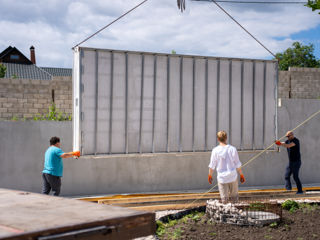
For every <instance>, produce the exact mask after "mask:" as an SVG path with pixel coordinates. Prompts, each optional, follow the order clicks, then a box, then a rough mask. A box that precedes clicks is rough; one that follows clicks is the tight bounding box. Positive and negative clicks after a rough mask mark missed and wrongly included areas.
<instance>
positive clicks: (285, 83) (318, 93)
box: [278, 68, 320, 99]
mask: <svg viewBox="0 0 320 240" xmlns="http://www.w3.org/2000/svg"><path fill="white" fill-rule="evenodd" d="M278 97H279V98H300V99H318V98H319V97H320V68H289V71H280V72H279V84H278Z"/></svg>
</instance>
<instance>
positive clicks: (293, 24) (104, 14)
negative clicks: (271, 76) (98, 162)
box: [0, 0, 320, 67]
mask: <svg viewBox="0 0 320 240" xmlns="http://www.w3.org/2000/svg"><path fill="white" fill-rule="evenodd" d="M141 1H142V0H82V1H74V0H64V1H62V0H42V1H40V0H28V1H25V0H15V1H12V0H0V6H1V8H0V28H1V29H2V31H1V32H2V33H1V38H0V51H2V50H4V49H5V48H7V47H8V46H9V45H11V46H15V47H17V48H18V49H19V50H20V51H21V52H23V53H24V54H25V55H26V56H27V57H29V48H30V46H31V45H33V46H34V47H35V50H36V60H37V65H39V66H46V67H72V61H73V52H72V50H71V48H72V47H73V46H75V45H76V44H77V43H79V42H80V41H82V40H83V39H85V38H86V37H87V36H89V35H91V34H92V33H94V32H95V31H97V30H98V29H100V28H101V27H103V26H105V25H106V24H108V23H109V22H111V21H113V20H114V19H115V18H117V17H118V16H120V15H121V14H123V13H124V12H126V11H127V10H129V9H131V8H132V7H134V6H135V5H137V4H138V3H140V2H141ZM273 1H275V0H273ZM279 1H280V0H279ZM282 1H283V0H282ZM297 1H298V0H297ZM220 4H221V6H223V7H224V8H225V9H226V10H227V11H228V12H229V13H230V14H231V15H232V16H233V17H234V18H235V19H237V20H238V21H239V22H240V23H241V24H242V25H243V26H244V27H246V28H247V29H248V30H249V31H250V32H251V33H252V34H253V35H254V36H255V37H257V38H258V39H259V40H260V41H261V42H262V43H263V44H264V45H266V46H267V47H268V48H269V49H270V50H271V51H272V52H273V53H277V52H282V51H284V50H285V49H287V48H288V47H291V45H292V43H293V42H294V41H301V42H302V43H303V44H309V43H313V44H314V46H315V49H316V51H315V53H316V56H317V58H320V42H319V41H320V40H319V36H320V15H319V14H317V12H312V11H311V9H309V8H307V7H305V6H303V4H299V5H297V4H291V5H289V4H273V5H271V4H266V5H265V4H231V3H220ZM186 8H187V9H186V11H185V12H184V13H181V12H180V11H179V10H178V8H177V5H176V0H161V1H159V0H149V1H148V2H146V3H145V4H144V5H142V6H141V7H139V8H138V9H137V10H135V11H134V12H132V13H130V14H129V15H127V16H126V17H124V18H123V19H121V20H120V21H119V22H117V23H115V24H113V25H112V26H111V27H110V28H108V29H106V30H104V31H103V32H101V33H100V34H99V35H97V36H95V37H94V38H92V39H90V40H89V41H87V42H86V43H84V44H82V45H81V46H85V47H97V48H107V49H120V50H134V51H150V52H161V53H170V52H171V51H172V50H175V51H176V52H177V53H178V54H194V55H206V56H217V57H241V58H259V59H270V58H272V56H271V55H270V53H268V52H267V51H266V50H265V49H264V48H262V47H261V46H260V45H259V44H257V43H256V42H255V41H254V40H253V39H252V38H251V37H249V36H248V34H247V33H245V32H244V31H243V30H242V29H241V28H240V27H239V26H238V25H236V24H235V23H234V22H232V21H231V20H230V19H229V18H228V17H227V16H226V15H225V14H224V13H223V12H222V11H221V10H220V9H219V8H217V6H215V5H214V4H213V3H211V2H195V1H189V0H186Z"/></svg>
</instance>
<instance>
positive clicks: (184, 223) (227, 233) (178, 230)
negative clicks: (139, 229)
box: [158, 205, 320, 240]
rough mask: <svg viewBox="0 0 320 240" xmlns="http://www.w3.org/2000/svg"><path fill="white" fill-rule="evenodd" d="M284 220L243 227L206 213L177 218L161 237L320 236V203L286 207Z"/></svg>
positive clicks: (302, 239) (255, 238) (295, 238)
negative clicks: (215, 218)
mask: <svg viewBox="0 0 320 240" xmlns="http://www.w3.org/2000/svg"><path fill="white" fill-rule="evenodd" d="M282 214H283V218H282V221H281V222H280V223H278V224H270V225H267V226H263V227H248V226H247V227H240V226H235V225H230V224H222V223H214V222H211V221H209V219H208V218H207V216H206V214H204V213H200V214H199V215H198V217H191V218H184V219H180V220H177V222H176V224H174V226H171V227H170V228H166V230H165V232H164V233H163V235H162V236H158V238H159V239H201V240H203V239H204V240H205V239H223V240H229V239H252V240H260V239H276V240H278V239H290V240H309V239H312V240H315V239H317V240H318V239H320V207H319V206H318V205H314V206H312V207H308V208H301V209H298V210H296V211H295V212H289V211H287V210H283V213H282Z"/></svg>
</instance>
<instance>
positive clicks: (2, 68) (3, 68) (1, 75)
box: [0, 63, 7, 78]
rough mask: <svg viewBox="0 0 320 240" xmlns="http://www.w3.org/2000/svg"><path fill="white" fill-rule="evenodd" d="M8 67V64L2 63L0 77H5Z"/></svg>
mask: <svg viewBox="0 0 320 240" xmlns="http://www.w3.org/2000/svg"><path fill="white" fill-rule="evenodd" d="M6 71H7V68H6V66H4V65H2V64H1V63H0V78H3V77H4V76H5V75H6Z"/></svg>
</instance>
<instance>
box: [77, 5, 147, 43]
mask: <svg viewBox="0 0 320 240" xmlns="http://www.w3.org/2000/svg"><path fill="white" fill-rule="evenodd" d="M147 1H148V0H144V1H142V2H140V3H139V4H138V5H136V6H135V7H133V8H131V9H130V10H129V11H127V12H125V13H124V14H122V15H121V16H120V17H118V18H116V19H115V20H113V21H112V22H110V23H109V24H107V25H106V26H104V27H103V28H101V29H99V30H98V31H96V32H95V33H93V34H91V35H90V36H89V37H87V38H86V39H84V40H83V41H81V42H80V43H78V44H77V45H75V46H74V47H73V48H76V47H78V46H79V45H81V44H82V43H84V42H86V41H88V40H89V39H90V38H92V37H93V36H95V35H97V34H98V33H99V32H101V31H103V30H104V29H106V28H107V27H109V26H110V25H112V24H113V23H115V22H117V21H118V20H119V19H121V18H123V17H124V16H126V15H127V14H129V13H130V12H132V11H133V10H135V9H136V8H138V7H140V6H141V5H142V4H144V3H145V2H147Z"/></svg>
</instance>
